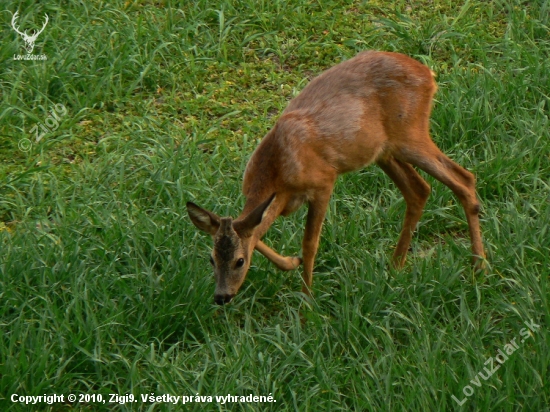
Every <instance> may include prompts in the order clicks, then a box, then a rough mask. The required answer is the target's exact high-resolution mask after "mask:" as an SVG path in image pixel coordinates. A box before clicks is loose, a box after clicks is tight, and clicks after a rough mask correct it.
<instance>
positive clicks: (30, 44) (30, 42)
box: [11, 11, 49, 54]
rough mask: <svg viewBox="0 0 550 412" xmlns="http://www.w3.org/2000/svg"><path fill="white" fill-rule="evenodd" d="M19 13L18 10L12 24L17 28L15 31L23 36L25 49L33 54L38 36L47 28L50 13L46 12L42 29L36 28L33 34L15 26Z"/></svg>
mask: <svg viewBox="0 0 550 412" xmlns="http://www.w3.org/2000/svg"><path fill="white" fill-rule="evenodd" d="M18 14H19V12H18V11H16V12H15V14H14V15H13V17H12V19H11V26H12V27H13V29H14V30H15V32H16V33H17V34H19V35H21V37H23V40H24V41H25V50H26V51H27V53H28V54H31V53H32V51H33V50H34V42H35V41H36V39H37V38H38V36H39V35H40V33H42V32H43V31H44V29H45V28H46V25H47V24H48V20H49V19H48V15H47V14H46V15H45V16H46V21H45V22H44V25H43V26H42V28H41V29H40V30H34V33H33V34H32V36H29V35H28V34H27V32H26V31H25V32H21V31H19V29H18V28H17V27H16V26H15V21H16V20H17V17H18Z"/></svg>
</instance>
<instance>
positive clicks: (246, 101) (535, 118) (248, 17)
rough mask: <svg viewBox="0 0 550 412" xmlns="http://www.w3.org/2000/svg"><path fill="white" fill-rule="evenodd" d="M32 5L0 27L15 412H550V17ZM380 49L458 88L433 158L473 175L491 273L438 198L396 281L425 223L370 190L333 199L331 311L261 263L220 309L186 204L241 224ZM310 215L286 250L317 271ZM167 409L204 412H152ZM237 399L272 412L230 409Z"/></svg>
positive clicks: (337, 4) (7, 322)
mask: <svg viewBox="0 0 550 412" xmlns="http://www.w3.org/2000/svg"><path fill="white" fill-rule="evenodd" d="M12 3H13V2H10V3H3V7H2V10H0V33H1V38H2V41H1V43H0V73H1V77H0V160H1V161H0V331H1V334H0V410H2V411H12V410H13V411H19V410H21V411H26V410H33V411H34V410H48V411H50V410H51V411H65V410H79V411H80V410H82V411H107V410H119V411H127V410H128V411H129V410H132V411H134V410H135V411H153V410H154V411H168V410H174V411H176V410H190V411H202V410H207V411H210V410H212V411H214V410H217V411H223V410H234V411H240V410H245V411H253V410H258V411H270V410H273V411H281V410H289V411H294V410H300V411H449V410H451V411H452V410H467V411H517V410H522V411H549V410H550V349H549V347H550V334H549V327H550V317H549V316H550V301H549V295H550V282H549V274H550V269H549V267H550V230H549V226H550V183H549V182H550V122H549V119H548V114H549V107H550V68H549V64H548V62H549V59H550V32H549V30H550V2H549V1H548V0H545V1H543V0H539V1H474V0H472V1H465V2H464V1H460V2H454V1H451V0H411V1H396V2H385V1H353V0H342V1H336V0H317V1H308V0H270V1H264V0H211V1H206V0H194V1H181V2H177V1H169V0H165V1H162V0H160V1H146V0H144V1H130V0H129V1H111V2H104V1H98V0H94V1H87V2H68V1H61V0H58V1H53V0H52V1H50V2H38V1H28V0H23V1H21V2H19V4H18V5H16V4H12ZM18 10H19V19H18V22H17V23H18V24H19V26H20V29H21V30H25V29H28V30H29V31H30V29H33V28H40V27H41V26H42V23H43V19H44V14H45V13H47V14H48V16H49V23H48V25H47V27H46V28H45V30H44V32H43V33H42V34H41V35H40V36H39V37H38V39H37V40H36V47H35V49H34V52H33V53H34V54H45V55H46V56H47V60H45V61H22V60H14V57H13V56H14V55H18V54H24V49H23V45H24V43H23V39H22V38H21V36H19V35H18V34H17V33H16V32H15V31H14V30H13V29H12V28H11V19H12V13H14V12H16V11H18ZM365 49H381V50H388V51H398V52H402V53H406V54H408V55H410V56H413V57H415V58H416V59H418V60H420V61H422V62H424V63H425V64H427V65H428V66H430V67H431V68H432V70H434V71H435V72H436V73H437V81H438V84H439V92H438V93H437V95H436V102H435V106H434V112H433V116H432V129H431V131H432V136H433V139H434V141H435V142H436V143H437V144H438V146H439V147H440V148H441V149H442V150H443V151H444V152H445V153H447V154H448V155H449V156H450V157H451V158H452V159H453V160H455V161H456V162H458V163H459V164H461V165H463V166H464V167H466V168H468V169H469V170H471V171H472V172H474V173H475V174H476V176H477V181H478V183H477V190H478V195H479V198H480V201H481V203H482V223H481V224H482V233H483V236H484V244H485V247H486V249H487V253H488V256H487V259H488V263H489V269H488V271H487V273H486V274H475V273H474V272H473V270H472V268H471V266H470V264H469V263H470V244H469V239H468V230H467V225H466V222H465V217H464V213H463V210H462V208H461V207H460V205H459V204H457V201H456V198H455V197H454V196H453V194H452V193H451V192H450V190H449V189H448V188H447V187H445V186H443V185H442V184H440V183H438V182H436V181H434V180H433V179H431V178H430V177H426V180H427V181H428V182H429V183H430V184H431V185H432V194H431V196H430V198H429V200H428V204H427V206H426V210H425V212H424V215H423V218H422V220H421V223H420V225H419V229H418V231H417V233H416V234H415V236H414V239H413V243H412V251H411V252H410V254H409V258H408V262H407V264H406V266H405V268H404V269H403V270H399V271H395V270H391V269H390V268H389V262H390V257H391V253H392V251H393V248H394V247H395V244H396V242H397V239H398V235H399V231H400V228H401V223H402V218H403V214H404V209H405V204H404V201H403V199H402V197H401V194H400V193H399V191H398V190H397V188H396V187H395V186H394V185H393V184H392V183H391V181H390V180H389V179H388V178H387V177H386V176H385V175H384V174H383V172H382V171H381V170H380V169H379V168H377V167H375V166H374V167H371V168H368V169H365V170H363V171H360V172H356V173H351V174H348V175H345V176H343V177H342V178H341V179H340V180H339V181H338V183H337V185H336V187H335V191H334V195H333V198H332V201H331V204H330V207H329V211H328V214H327V218H326V221H325V226H324V228H323V233H322V240H321V245H320V248H319V253H318V256H317V260H316V268H315V273H314V282H313V292H314V299H313V300H308V299H306V298H304V296H303V295H302V294H301V293H299V290H300V288H301V280H300V270H296V271H293V272H281V271H278V270H277V269H276V268H274V267H273V266H272V265H271V264H269V262H268V261H267V260H266V259H265V258H264V257H262V256H260V255H256V256H255V258H254V261H253V266H252V267H251V269H250V271H249V274H248V278H247V281H246V282H245V284H244V285H243V288H242V289H241V291H240V293H239V295H238V296H237V297H236V299H235V300H234V302H232V303H231V304H230V305H226V306H224V307H217V306H215V305H214V304H213V292H214V280H213V277H212V270H211V267H210V265H209V263H208V259H209V251H210V247H211V240H210V238H209V237H207V236H204V235H203V234H201V233H198V232H197V230H196V229H195V228H194V226H193V225H192V224H191V222H190V220H189V218H188V217H187V214H186V211H185V202H186V201H189V200H191V201H194V202H196V203H197V204H199V205H201V206H203V207H206V208H209V209H211V210H213V211H214V212H216V213H218V214H221V215H232V216H237V215H238V213H239V212H240V210H241V208H242V206H243V204H244V198H243V196H242V194H241V193H240V185H241V179H242V174H243V172H244V166H245V164H246V162H247V159H248V157H249V156H250V154H251V153H252V151H253V149H254V148H255V146H256V145H257V144H258V142H259V141H260V139H261V138H262V137H263V136H264V134H265V133H266V132H267V131H268V130H269V129H270V128H271V127H272V126H273V125H274V123H275V121H276V119H277V118H278V115H279V114H280V113H281V111H282V110H283V109H284V107H285V106H286V104H287V103H288V101H289V100H290V99H291V98H292V97H293V96H295V95H296V94H297V93H298V92H299V91H300V90H301V89H302V88H303V87H304V86H305V85H306V84H307V82H308V81H309V80H310V79H311V78H313V77H314V76H315V75H317V74H318V73H320V72H322V71H323V70H325V69H327V68H329V67H331V66H333V65H334V64H336V63H338V62H340V61H343V60H345V59H348V58H350V57H352V56H354V55H355V54H356V53H357V52H359V51H361V50H365ZM56 109H59V111H57V112H56V113H57V117H59V120H55V121H52V120H51V118H52V114H51V113H52V111H55V110H56ZM48 119H50V120H49V121H48ZM41 124H42V125H48V128H49V130H50V131H51V132H49V133H46V134H44V135H43V136H42V138H41V139H40V140H39V141H38V142H37V141H36V135H35V133H36V130H42V129H40V125H41ZM56 124H57V125H56ZM33 127H34V128H35V129H34V130H33ZM25 139H27V140H25ZM423 176H425V175H423ZM305 213H306V210H305V208H303V209H301V210H300V211H298V212H297V213H295V214H294V215H292V216H290V217H288V218H285V219H280V220H278V221H277V222H276V223H275V225H274V226H273V227H272V228H271V229H270V231H269V232H268V234H267V237H266V239H267V240H266V242H267V243H268V244H270V245H272V246H273V247H274V248H275V249H276V250H278V251H279V252H281V253H283V254H285V255H297V254H300V253H301V252H300V243H301V237H302V233H303V227H304V216H305ZM300 314H302V315H303V316H304V318H305V319H306V323H305V325H302V324H301V322H300ZM525 322H527V323H529V325H530V326H531V329H529V328H527V326H526V325H525ZM531 322H534V323H535V324H536V325H538V326H539V327H536V326H534V325H533V324H532V323H531ZM514 339H515V341H514V342H515V343H516V344H517V346H516V347H515V350H514V352H513V353H511V354H510V353H509V356H508V358H507V359H505V360H504V363H502V365H500V364H498V362H497V361H495V362H494V365H495V366H494V369H496V368H497V365H500V366H499V367H498V370H496V372H494V374H492V376H489V375H491V374H490V373H489V372H488V371H490V369H491V367H490V363H491V362H492V361H489V358H494V357H495V356H497V355H499V356H500V357H499V359H501V360H502V359H503V356H502V355H500V353H499V350H500V351H501V352H504V353H506V351H507V350H510V351H511V348H514V346H513V345H512V346H510V342H512V341H513V340H514ZM507 345H508V346H507ZM484 368H486V369H484ZM491 372H492V371H491ZM480 376H481V379H480ZM13 394H17V396H38V395H44V394H47V395H49V394H59V395H61V394H64V396H65V400H64V402H60V403H56V404H52V405H48V404H47V403H44V402H42V403H39V404H36V405H34V406H32V405H28V406H26V405H24V404H23V403H21V402H12V400H11V397H12V395H13ZM68 394H76V395H77V397H80V394H88V395H95V396H96V400H97V395H102V396H103V399H104V400H106V401H107V402H106V403H100V402H93V401H92V400H91V398H88V400H89V401H90V402H81V403H78V402H76V403H71V402H68V401H67V396H68ZM109 394H119V395H130V394H131V395H133V396H134V397H135V398H136V400H138V401H137V402H131V403H126V404H122V403H121V402H119V403H116V404H115V403H108V401H109V398H110V397H109ZM151 394H155V395H159V396H160V395H163V394H170V395H174V396H176V395H178V396H192V397H193V402H192V403H187V404H186V405H182V404H181V399H180V403H179V404H178V405H169V404H167V403H162V402H160V403H157V404H153V403H150V402H149V401H147V402H142V399H141V395H151ZM196 394H199V395H200V396H203V397H207V396H211V397H212V402H208V399H206V400H207V402H203V403H201V402H199V403H196V402H195V395H196ZM228 394H231V395H236V396H247V395H250V394H252V395H262V396H269V395H271V396H273V398H274V399H275V400H276V403H275V402H272V403H254V402H251V403H246V402H228V403H225V404H221V402H217V401H216V398H215V396H222V395H223V396H227V395H228ZM453 397H454V398H453ZM18 399H19V398H18ZM83 399H85V398H83ZM126 399H128V398H126ZM461 402H463V403H462V406H459V403H461Z"/></svg>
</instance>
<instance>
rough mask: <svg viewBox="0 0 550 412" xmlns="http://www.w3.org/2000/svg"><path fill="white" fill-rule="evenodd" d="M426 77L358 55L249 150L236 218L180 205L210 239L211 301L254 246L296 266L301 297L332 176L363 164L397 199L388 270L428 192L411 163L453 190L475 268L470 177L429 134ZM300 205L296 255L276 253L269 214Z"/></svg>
mask: <svg viewBox="0 0 550 412" xmlns="http://www.w3.org/2000/svg"><path fill="white" fill-rule="evenodd" d="M434 76H435V73H434V72H432V71H431V70H430V69H429V68H428V67H427V66H425V65H424V64H422V63H420V62H418V61H417V60H415V59H413V58H411V57H408V56H406V55H403V54H400V53H394V52H384V51H364V52H361V53H359V54H358V55H357V56H355V57H353V58H351V59H349V60H346V61H343V62H341V63H339V64H337V65H336V66H334V67H332V68H330V69H329V70H327V71H325V72H323V73H321V74H320V75H319V76H318V77H316V78H314V79H313V80H312V81H311V82H310V83H309V84H308V85H307V86H306V87H305V88H304V89H303V90H302V91H301V92H300V93H299V94H298V95H297V96H296V97H295V98H294V99H292V100H291V101H290V102H289V104H288V106H287V107H286V109H285V110H284V111H283V112H282V114H281V116H280V118H279V119H278V120H277V122H276V123H275V125H274V127H273V128H272V129H271V130H270V131H269V132H268V133H267V134H266V135H265V136H264V138H263V139H262V140H261V142H260V144H259V145H258V146H257V148H256V149H255V150H254V152H253V154H252V156H251V157H250V159H249V161H248V163H247V165H246V169H245V172H244V179H243V185H242V192H243V194H244V196H245V199H246V200H245V205H244V208H243V210H242V212H241V214H240V215H239V216H238V217H237V218H236V219H232V218H231V217H220V216H218V215H216V214H215V213H213V212H210V211H208V210H206V209H203V208H201V207H200V206H197V205H196V204H195V203H193V202H187V204H186V206H187V213H188V215H189V218H190V219H191V222H192V223H193V224H194V225H195V226H196V227H197V228H198V229H199V230H200V231H203V232H205V233H207V234H210V235H211V237H212V238H213V242H214V247H213V251H212V254H211V256H210V263H211V264H212V266H213V269H214V277H215V282H216V289H215V293H214V301H215V303H217V304H219V305H223V304H226V303H229V302H230V301H231V300H232V299H233V297H234V296H235V295H236V294H237V292H238V290H239V288H240V287H241V285H242V284H243V282H244V280H245V278H246V274H247V272H248V270H249V268H250V264H251V259H252V254H253V251H254V249H255V250H257V251H258V252H260V253H261V254H262V255H264V256H265V257H266V258H267V259H268V260H269V261H271V262H272V263H273V264H275V266H276V267H277V268H279V269H281V270H284V271H290V270H293V269H296V268H297V267H298V266H300V265H303V274H302V292H303V293H304V294H305V295H308V296H311V289H310V288H311V286H312V280H313V268H314V260H315V256H316V254H317V249H318V247H319V239H320V235H321V228H322V225H323V221H324V218H325V213H326V211H327V207H328V204H329V199H330V197H331V195H332V191H333V187H334V184H335V181H336V178H337V177H338V176H339V175H340V174H343V173H348V172H352V171H356V170H359V169H362V168H364V167H366V166H368V165H370V164H372V163H375V164H377V165H378V166H379V167H380V168H381V169H382V170H383V171H384V172H385V174H387V175H388V176H389V178H390V179H391V180H392V181H393V182H394V183H395V185H396V186H397V188H398V189H399V190H400V191H401V193H402V195H403V197H404V200H405V203H406V210H405V218H404V222H403V227H402V230H401V234H400V237H399V240H398V242H397V246H396V248H395V251H394V253H393V258H392V266H393V267H395V268H397V269H400V268H402V267H403V266H404V264H405V259H406V256H407V251H408V249H409V246H410V243H411V238H412V234H413V232H414V231H415V229H416V225H417V223H418V221H419V220H420V217H421V215H422V212H423V209H424V206H425V204H426V201H427V199H428V196H429V194H430V190H431V189H430V185H429V184H428V183H427V182H426V181H425V180H424V179H423V178H422V177H421V175H420V174H419V173H418V172H417V170H416V169H415V167H416V168H418V169H420V170H423V171H424V172H425V173H427V174H428V175H431V176H433V177H434V178H435V179H437V180H439V181H440V182H441V183H443V184H444V185H446V186H447V187H449V188H450V189H451V190H452V191H453V192H454V194H455V195H456V197H457V198H458V200H459V201H460V203H461V205H462V207H463V209H464V212H465V214H466V219H467V223H468V227H469V234H470V240H471V249H472V261H473V264H474V267H475V268H476V269H478V270H482V269H483V268H484V267H485V252H484V249H483V244H482V239H481V232H480V225H479V212H480V203H479V201H478V199H477V196H476V189H475V177H474V175H473V174H472V173H471V172H469V171H467V170H466V169H464V168H462V167H461V166H459V165H458V164H457V163H455V162H453V161H452V160H451V159H450V158H448V157H447V156H446V155H445V154H443V152H441V150H440V149H439V148H438V147H437V146H436V144H435V143H434V142H433V141H432V139H431V137H430V133H429V121H430V115H431V110H432V100H433V96H434V94H435V92H436V90H437V85H436V82H435V80H434ZM304 203H307V204H308V211H307V218H306V223H305V231H304V236H303V240H302V257H301V258H300V257H296V256H282V255H280V254H278V253H277V252H276V251H274V250H273V249H271V248H270V247H269V246H267V245H266V244H265V243H264V242H263V241H262V240H261V239H262V237H263V236H264V235H265V234H266V232H267V230H268V229H269V227H270V226H271V225H272V224H273V222H274V221H275V220H276V219H277V218H278V217H279V216H288V215H289V214H291V213H293V212H295V211H296V210H297V209H298V208H299V207H300V206H301V205H302V204H304Z"/></svg>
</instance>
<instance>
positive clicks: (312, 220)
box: [302, 186, 332, 295]
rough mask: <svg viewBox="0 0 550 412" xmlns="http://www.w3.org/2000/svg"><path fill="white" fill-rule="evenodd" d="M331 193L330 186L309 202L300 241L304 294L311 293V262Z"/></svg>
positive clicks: (313, 258)
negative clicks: (303, 231) (302, 238)
mask: <svg viewBox="0 0 550 412" xmlns="http://www.w3.org/2000/svg"><path fill="white" fill-rule="evenodd" d="M331 193H332V186H331V187H330V188H329V189H328V190H326V191H325V192H322V193H318V194H317V196H316V197H315V198H314V199H313V200H311V201H310V202H309V209H308V213H307V222H306V229H305V233H304V240H303V241H302V253H303V264H304V273H303V275H302V279H303V281H304V283H303V285H302V292H303V293H305V294H306V295H311V292H310V287H311V283H312V282H313V263H314V261H315V255H316V254H317V248H318V247H319V238H320V236H321V228H322V227H323V220H324V219H325V214H326V211H327V207H328V202H329V200H330V195H331Z"/></svg>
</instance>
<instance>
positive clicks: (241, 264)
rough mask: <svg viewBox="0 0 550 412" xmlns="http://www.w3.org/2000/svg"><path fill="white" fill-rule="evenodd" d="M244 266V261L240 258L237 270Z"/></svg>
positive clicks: (236, 265)
mask: <svg viewBox="0 0 550 412" xmlns="http://www.w3.org/2000/svg"><path fill="white" fill-rule="evenodd" d="M243 265H244V259H243V258H240V259H239V260H237V263H236V264H235V269H238V268H241V267H243Z"/></svg>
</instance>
